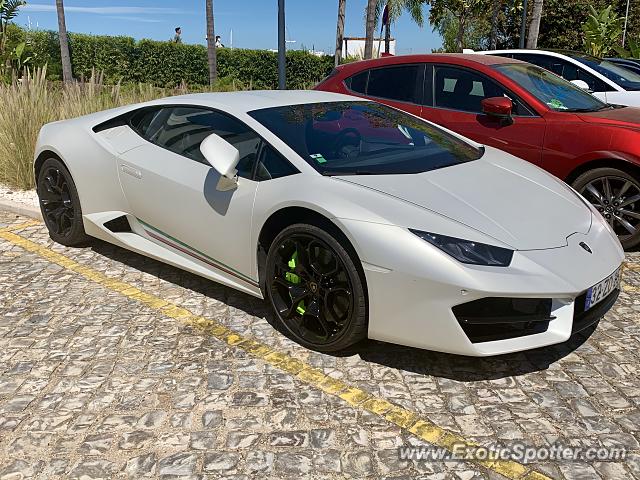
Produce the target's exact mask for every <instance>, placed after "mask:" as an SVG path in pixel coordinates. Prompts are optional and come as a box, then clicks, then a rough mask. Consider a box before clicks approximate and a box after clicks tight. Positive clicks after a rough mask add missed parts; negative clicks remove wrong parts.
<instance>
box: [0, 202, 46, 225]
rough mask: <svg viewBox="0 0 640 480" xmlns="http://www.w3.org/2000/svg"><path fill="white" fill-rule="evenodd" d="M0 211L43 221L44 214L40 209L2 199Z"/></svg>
mask: <svg viewBox="0 0 640 480" xmlns="http://www.w3.org/2000/svg"><path fill="white" fill-rule="evenodd" d="M0 210H4V211H6V212H11V213H15V214H17V215H23V216H25V217H29V218H35V219H36V220H40V221H42V212H40V209H39V208H38V207H31V206H29V205H25V204H23V203H18V202H13V201H11V200H6V199H3V198H0Z"/></svg>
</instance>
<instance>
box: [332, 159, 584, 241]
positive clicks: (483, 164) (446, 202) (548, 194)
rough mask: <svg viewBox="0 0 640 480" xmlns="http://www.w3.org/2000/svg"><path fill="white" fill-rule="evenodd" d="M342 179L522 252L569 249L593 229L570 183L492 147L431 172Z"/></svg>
mask: <svg viewBox="0 0 640 480" xmlns="http://www.w3.org/2000/svg"><path fill="white" fill-rule="evenodd" d="M340 179H341V180H344V181H346V182H350V183H352V184H355V185H359V186H362V187H366V188H369V189H373V190H375V191H377V192H379V193H381V194H383V195H387V196H391V197H394V198H396V199H400V200H402V201H404V202H408V203H410V204H413V205H416V206H419V207H422V208H424V209H426V210H429V211H432V212H435V213H437V214H439V215H443V216H445V217H447V218H449V219H451V220H454V221H456V222H459V223H461V224H463V225H466V226H467V227H469V228H472V229H474V230H477V231H480V232H482V233H483V234H485V235H488V236H490V237H492V238H495V239H496V240H498V241H499V242H502V243H503V244H506V245H508V246H510V247H511V248H514V249H516V250H538V249H545V248H557V247H563V246H566V245H567V237H568V236H569V235H572V234H574V233H576V232H579V233H588V232H589V229H590V228H591V220H592V219H591V211H590V210H589V209H588V208H587V206H586V205H585V204H584V203H583V202H582V201H581V200H580V199H579V198H578V196H577V195H576V194H575V193H574V192H573V191H571V189H569V187H567V186H566V185H564V183H562V182H561V181H560V180H558V179H556V178H555V177H552V176H551V175H550V174H548V173H547V172H545V171H543V170H542V169H540V168H538V167H536V166H534V165H532V164H529V163H527V162H524V161H522V160H519V159H517V158H515V157H512V156H511V155H508V154H506V153H504V152H501V151H499V150H495V149H491V148H488V147H487V152H486V153H485V155H484V156H483V158H482V159H480V160H476V161H472V162H468V163H464V164H459V165H455V166H451V167H447V168H442V169H439V170H433V171H430V172H425V173H420V174H407V175H366V176H365V175H356V176H343V177H341V178H340ZM404 226H405V227H412V228H416V227H417V225H404ZM427 228H429V227H428V226H427ZM433 233H443V232H437V231H436V232H433Z"/></svg>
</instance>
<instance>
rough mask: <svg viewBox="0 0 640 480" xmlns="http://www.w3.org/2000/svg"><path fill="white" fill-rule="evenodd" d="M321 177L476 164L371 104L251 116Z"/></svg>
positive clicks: (468, 148)
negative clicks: (468, 163)
mask: <svg viewBox="0 0 640 480" xmlns="http://www.w3.org/2000/svg"><path fill="white" fill-rule="evenodd" d="M249 115H251V116H252V117H253V118H255V119H256V120H257V121H259V122H260V123H261V124H262V125H264V126H265V127H266V128H268V129H269V130H270V131H271V132H272V133H274V134H275V135H276V136H278V137H279V138H280V139H281V140H282V141H283V142H285V143H286V144H287V145H288V146H289V147H291V148H292V149H293V150H294V151H295V152H296V153H297V154H298V155H300V156H301V157H302V158H303V159H305V160H306V161H307V163H309V164H310V165H311V166H312V167H313V168H315V169H316V170H317V171H319V172H320V173H322V174H323V175H374V174H402V173H420V172H426V171H429V170H434V169H437V168H443V167H449V166H451V165H456V164H459V163H464V162H468V161H471V160H476V159H478V158H480V157H481V156H482V153H483V151H484V149H483V148H477V147H474V146H473V145H471V144H469V143H467V142H464V141H462V140H460V139H458V138H457V137H455V136H453V135H451V134H449V133H447V132H445V131H443V130H441V129H440V128H438V127H436V126H434V125H431V124H430V123H427V122H425V121H423V120H420V119H419V118H416V117H413V116H411V115H408V114H406V113H403V112H401V111H399V110H395V109H393V108H390V107H387V106H385V105H380V104H378V103H374V102H324V103H309V104H302V105H288V106H283V107H274V108H266V109H262V110H254V111H253V112H249Z"/></svg>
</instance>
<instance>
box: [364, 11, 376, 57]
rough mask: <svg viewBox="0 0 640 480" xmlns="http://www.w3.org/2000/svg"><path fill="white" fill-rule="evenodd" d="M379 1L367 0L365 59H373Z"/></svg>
mask: <svg viewBox="0 0 640 480" xmlns="http://www.w3.org/2000/svg"><path fill="white" fill-rule="evenodd" d="M377 4H378V1H377V0H367V17H366V18H367V23H366V31H367V36H366V40H365V42H364V58H365V59H370V58H373V32H374V30H375V29H376V6H377Z"/></svg>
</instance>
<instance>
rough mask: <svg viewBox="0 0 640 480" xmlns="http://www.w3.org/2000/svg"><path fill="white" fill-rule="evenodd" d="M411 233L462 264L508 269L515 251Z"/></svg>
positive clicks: (445, 237) (427, 233)
mask: <svg viewBox="0 0 640 480" xmlns="http://www.w3.org/2000/svg"><path fill="white" fill-rule="evenodd" d="M409 231H410V232H411V233H413V234H415V235H417V236H418V237H420V238H421V239H423V240H425V241H427V242H429V243H430V244H431V245H433V246H435V247H438V248H439V249H440V250H442V251H443V252H445V253H447V254H448V255H451V256H452V257H453V258H455V259H456V260H458V261H459V262H461V263H469V264H471V265H487V266H491V267H508V266H509V264H510V263H511V259H512V258H513V250H509V249H508V248H502V247H495V246H493V245H487V244H484V243H478V242H472V241H471V240H462V239H460V238H454V237H447V236H446V235H439V234H437V233H430V232H422V231H420V230H413V229H411V228H410V229H409Z"/></svg>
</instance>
